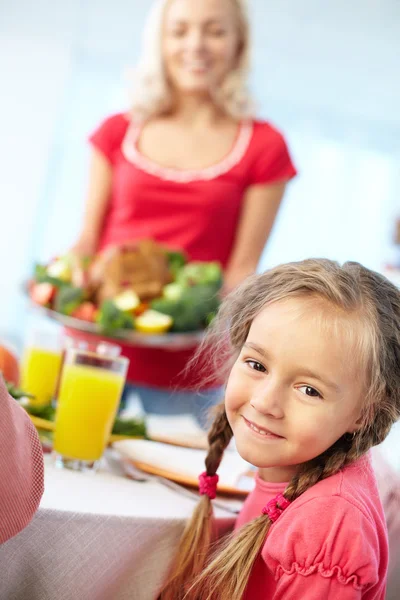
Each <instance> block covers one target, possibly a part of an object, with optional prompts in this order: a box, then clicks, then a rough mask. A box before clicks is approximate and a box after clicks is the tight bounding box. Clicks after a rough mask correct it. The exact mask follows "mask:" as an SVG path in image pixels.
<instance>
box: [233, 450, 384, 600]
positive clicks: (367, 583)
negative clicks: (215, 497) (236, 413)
mask: <svg viewBox="0 0 400 600" xmlns="http://www.w3.org/2000/svg"><path fill="white" fill-rule="evenodd" d="M285 487H286V484H276V483H275V484H273V483H267V482H265V481H262V480H261V479H259V478H257V480H256V487H255V489H254V491H253V492H252V493H251V494H250V495H249V496H248V498H247V499H246V502H245V503H244V505H243V508H242V511H241V513H240V515H239V517H238V519H237V522H236V529H238V528H239V527H241V526H242V525H244V524H246V523H248V522H249V521H251V520H252V519H254V518H256V517H258V516H259V515H260V514H261V510H262V508H263V506H265V504H266V503H267V502H268V501H269V500H271V499H272V498H273V497H275V496H276V495H277V494H279V493H281V492H283V491H284V489H285ZM387 568H388V539H387V530H386V523H385V517H384V513H383V509H382V505H381V501H380V498H379V492H378V488H377V485H376V480H375V475H374V473H373V471H372V467H371V463H370V459H369V457H364V458H362V459H360V460H359V461H357V462H356V463H354V464H353V465H350V466H349V467H346V468H345V469H343V471H340V472H339V473H337V474H336V475H333V476H332V477H328V478H327V479H324V480H323V481H320V482H319V483H317V484H316V485H314V486H313V487H312V488H310V489H309V490H307V491H306V492H305V493H304V494H302V495H301V496H300V497H299V498H298V499H297V500H295V501H294V502H293V503H292V504H291V505H290V506H289V507H288V508H286V510H285V511H284V512H283V513H282V514H281V516H280V517H279V518H278V519H277V521H276V522H275V523H274V524H273V525H271V529H270V531H269V534H268V537H267V539H266V541H265V543H264V546H263V548H262V551H261V554H260V555H259V557H258V558H257V559H256V562H255V565H254V567H253V571H252V573H251V575H250V579H249V583H248V586H247V588H246V593H245V595H244V600H265V598H269V599H270V600H299V599H300V598H306V599H307V600H321V598H323V599H324V600H384V598H385V590H386V576H387Z"/></svg>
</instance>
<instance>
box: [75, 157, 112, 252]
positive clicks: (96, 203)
mask: <svg viewBox="0 0 400 600" xmlns="http://www.w3.org/2000/svg"><path fill="white" fill-rule="evenodd" d="M111 183H112V166H111V164H110V162H109V161H108V160H107V158H106V157H105V156H104V154H103V153H102V152H100V151H99V150H96V149H93V151H92V159H91V165H90V171H89V189H88V194H87V200H86V207H85V214H84V218H83V225H82V229H81V233H80V235H79V238H78V241H77V242H76V244H75V245H74V246H73V248H72V249H71V251H72V252H74V253H75V254H77V255H78V256H91V255H93V254H94V253H95V252H96V250H97V246H98V242H99V237H100V232H101V228H102V225H103V221H104V215H105V213H106V210H107V206H108V202H109V199H110V193H111Z"/></svg>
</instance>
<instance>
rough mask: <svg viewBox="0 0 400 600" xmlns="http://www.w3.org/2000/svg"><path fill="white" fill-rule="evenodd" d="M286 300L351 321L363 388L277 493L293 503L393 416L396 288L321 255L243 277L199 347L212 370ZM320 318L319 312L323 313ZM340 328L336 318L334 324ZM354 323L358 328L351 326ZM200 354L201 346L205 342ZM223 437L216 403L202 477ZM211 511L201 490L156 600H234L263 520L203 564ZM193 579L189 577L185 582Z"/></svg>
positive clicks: (399, 317)
mask: <svg viewBox="0 0 400 600" xmlns="http://www.w3.org/2000/svg"><path fill="white" fill-rule="evenodd" d="M289 298H300V299H306V298H308V299H317V300H319V302H320V303H321V307H322V302H323V304H324V306H325V307H331V308H332V309H334V312H335V314H336V315H339V316H342V317H344V318H345V319H347V324H346V323H343V322H342V327H341V330H343V329H345V330H346V332H347V330H348V329H353V330H354V327H351V326H350V327H348V322H349V320H352V321H353V323H354V324H355V325H358V327H356V331H355V332H354V331H353V333H355V336H353V340H354V339H355V340H356V341H357V354H358V356H356V360H357V366H358V367H359V368H360V372H361V376H362V377H363V380H362V381H363V384H364V388H365V397H366V401H365V410H364V414H363V417H364V418H363V421H362V427H361V429H360V430H359V431H358V432H357V433H356V434H355V435H354V436H352V435H349V434H345V435H343V436H342V437H341V438H340V439H339V440H337V441H336V442H335V443H334V444H333V446H331V447H330V448H328V449H327V450H326V451H325V452H324V453H323V454H321V455H320V456H317V457H315V458H313V459H312V460H310V461H308V462H306V463H304V464H302V465H300V466H299V469H298V471H297V473H296V474H295V475H294V477H293V479H292V480H291V481H290V483H289V484H288V486H287V488H286V490H285V492H284V496H285V497H286V498H287V499H288V500H289V501H293V500H295V499H296V498H298V497H299V496H300V495H301V494H303V493H304V492H305V491H306V490H308V489H309V488H310V487H311V486H313V485H315V484H316V483H318V482H319V481H321V480H322V479H325V478H326V477H330V476H331V475H334V474H335V473H337V472H338V471H339V470H340V469H342V468H343V467H345V466H346V465H349V464H350V463H352V462H354V461H355V460H357V459H358V458H360V457H361V456H362V455H363V454H365V453H366V452H367V451H368V450H369V449H370V448H371V447H372V446H374V445H376V444H380V443H381V442H382V441H383V440H384V439H385V437H386V436H387V434H388V432H389V430H390V428H391V426H392V424H393V423H394V422H395V421H396V420H397V419H398V418H399V416H400V291H399V290H398V289H397V288H396V287H395V286H394V285H393V284H392V283H390V282H389V281H388V280H387V279H386V278H385V277H383V276H382V275H379V274H378V273H375V272H373V271H370V270H369V269H366V268H365V267H363V266H361V265H360V264H358V263H355V262H347V263H345V264H344V265H343V266H340V265H339V264H338V263H336V262H334V261H331V260H326V259H312V260H305V261H302V262H298V263H289V264H285V265H281V266H278V267H276V268H274V269H272V270H270V271H267V272H266V273H263V274H262V275H255V276H253V277H251V278H249V279H247V280H246V281H245V282H244V283H243V284H242V285H241V286H240V287H239V288H238V289H237V290H236V291H234V292H232V293H231V294H230V295H229V296H228V297H227V298H226V299H225V300H224V302H223V304H222V306H221V308H220V310H219V313H218V315H217V317H216V319H215V320H214V322H213V325H212V327H211V330H210V333H209V337H208V339H207V340H206V342H205V345H206V346H209V344H211V345H212V346H213V347H214V348H215V353H214V360H213V364H214V368H217V369H219V368H220V367H221V366H222V365H226V364H227V352H228V355H229V356H228V358H229V357H230V359H231V360H230V366H232V364H233V362H234V361H235V360H236V358H237V356H238V354H239V353H240V350H241V348H242V346H243V344H244V343H245V341H246V339H247V335H248V333H249V329H250V326H251V323H252V321H253V320H254V318H255V317H256V315H258V314H259V313H260V311H261V310H262V309H263V308H264V307H265V306H266V305H269V304H271V303H274V302H278V301H280V300H284V299H289ZM323 314H325V313H323ZM336 324H337V326H338V327H340V320H339V321H336ZM359 325H362V328H360V327H359ZM202 350H203V351H204V345H203V348H202ZM231 437H232V430H231V428H230V426H229V423H228V420H227V417H226V413H225V409H224V406H223V405H221V406H220V407H219V412H218V415H217V417H216V419H215V421H214V424H213V426H212V428H211V431H210V433H209V445H210V447H209V452H208V455H207V458H206V470H207V474H208V475H214V474H215V473H216V471H217V468H218V466H219V464H220V462H221V459H222V455H223V452H224V450H225V448H226V447H227V445H228V443H229V441H230V439H231ZM211 521H212V508H211V501H210V500H209V498H208V497H207V496H202V497H201V500H200V502H199V505H198V508H197V510H196V512H195V513H194V515H193V517H192V520H191V522H190V523H189V524H188V525H187V527H186V530H185V532H184V534H183V537H182V541H181V545H180V547H179V549H178V552H177V556H176V558H175V562H174V564H173V567H172V570H171V573H170V577H169V580H168V582H167V584H166V585H165V586H164V588H163V590H162V592H161V595H160V598H161V599H162V600H180V599H182V598H187V599H190V600H211V599H213V600H214V598H218V600H240V599H241V598H242V596H243V593H244V591H245V588H246V585H247V582H248V579H249V576H250V573H251V570H252V566H253V563H254V560H255V559H256V557H257V555H258V554H259V552H260V551H261V548H262V545H263V543H264V541H265V538H266V535H267V533H268V530H269V528H270V526H271V521H270V519H269V517H268V516H266V515H260V516H259V517H258V518H256V519H254V520H253V521H251V522H250V523H248V524H247V525H245V526H244V527H243V528H241V529H240V531H239V532H238V533H236V534H235V536H230V537H229V538H228V540H227V541H226V542H225V543H224V544H223V546H222V548H220V549H219V550H218V552H217V553H216V554H215V555H214V556H213V557H212V558H211V560H209V556H208V555H209V552H210V541H211V537H212V529H211V524H210V523H211ZM193 581H194V583H193Z"/></svg>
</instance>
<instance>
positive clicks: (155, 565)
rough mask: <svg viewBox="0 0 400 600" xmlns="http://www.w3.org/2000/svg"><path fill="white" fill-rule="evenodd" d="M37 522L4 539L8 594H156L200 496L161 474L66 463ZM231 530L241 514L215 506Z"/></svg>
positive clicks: (124, 599) (46, 599)
mask: <svg viewBox="0 0 400 600" xmlns="http://www.w3.org/2000/svg"><path fill="white" fill-rule="evenodd" d="M45 462H46V465H45V493H44V496H43V500H42V502H41V505H40V509H39V511H38V513H37V514H36V516H35V518H34V519H33V521H32V522H31V524H30V525H29V526H28V527H27V528H26V529H25V530H24V531H23V532H21V533H20V534H19V535H18V536H16V537H15V538H13V539H11V540H9V541H8V542H6V543H5V544H3V545H2V546H0V569H1V577H0V598H1V599H2V600H153V599H154V597H155V594H156V592H157V589H158V588H159V586H160V584H161V582H162V580H163V578H164V577H165V574H166V572H167V570H168V567H169V564H170V561H171V559H172V557H173V552H174V549H175V548H176V545H177V542H178V539H179V537H180V535H181V533H182V531H183V527H184V524H185V521H186V519H187V518H188V517H189V516H190V514H191V512H192V511H193V508H194V506H195V502H194V501H193V500H192V499H190V498H187V497H185V496H182V495H180V494H179V493H177V492H175V491H173V490H170V489H168V488H166V487H165V486H163V485H162V484H160V483H158V482H157V481H155V480H154V481H148V482H146V483H139V482H136V481H131V480H129V479H127V478H124V477H122V476H121V475H120V474H118V473H116V472H115V469H114V471H110V470H109V468H107V467H106V465H104V466H103V468H102V470H101V471H99V472H98V473H96V474H91V473H89V474H87V473H76V472H73V471H66V470H59V469H56V468H55V467H54V466H53V465H52V461H51V460H50V458H49V457H47V458H46V461H45ZM215 513H216V518H217V520H218V527H219V529H220V531H221V533H222V532H225V531H228V530H229V529H230V528H231V527H232V526H233V522H234V518H235V517H234V515H232V514H230V513H228V512H226V511H223V510H221V509H218V510H216V511H215Z"/></svg>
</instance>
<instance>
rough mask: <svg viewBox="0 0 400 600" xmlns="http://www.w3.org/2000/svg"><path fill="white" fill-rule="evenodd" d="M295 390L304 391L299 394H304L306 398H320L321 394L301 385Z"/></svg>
mask: <svg viewBox="0 0 400 600" xmlns="http://www.w3.org/2000/svg"><path fill="white" fill-rule="evenodd" d="M297 389H298V390H304V391H302V392H301V393H302V394H305V395H306V396H311V397H312V398H322V396H321V394H320V393H319V392H318V391H317V390H316V389H315V388H313V387H311V386H310V385H302V386H300V387H299V388H297Z"/></svg>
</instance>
